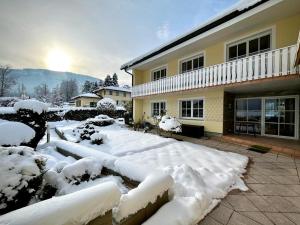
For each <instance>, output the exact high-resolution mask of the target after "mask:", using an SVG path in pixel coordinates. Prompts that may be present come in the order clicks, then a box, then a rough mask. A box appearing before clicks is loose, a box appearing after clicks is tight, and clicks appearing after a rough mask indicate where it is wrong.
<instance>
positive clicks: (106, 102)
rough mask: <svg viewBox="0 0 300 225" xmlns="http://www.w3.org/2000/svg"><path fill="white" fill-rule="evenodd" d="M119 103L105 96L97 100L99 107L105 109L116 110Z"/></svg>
mask: <svg viewBox="0 0 300 225" xmlns="http://www.w3.org/2000/svg"><path fill="white" fill-rule="evenodd" d="M116 106H117V103H116V101H115V100H113V99H111V98H103V99H101V100H100V101H99V102H97V108H99V109H100V110H103V111H115V110H116Z"/></svg>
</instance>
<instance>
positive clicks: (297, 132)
mask: <svg viewBox="0 0 300 225" xmlns="http://www.w3.org/2000/svg"><path fill="white" fill-rule="evenodd" d="M273 98H277V99H278V98H279V99H280V98H294V99H295V124H294V125H295V130H294V132H295V135H294V137H289V136H280V135H270V134H265V100H266V99H273ZM238 99H261V121H260V125H261V128H260V133H261V134H260V135H261V136H266V137H275V138H284V139H293V140H295V139H296V140H297V139H299V95H278V96H276V95H275V96H263V97H261V96H257V97H248V98H247V97H245V98H243V97H241V98H235V99H234V129H233V130H234V133H236V132H235V123H236V100H238Z"/></svg>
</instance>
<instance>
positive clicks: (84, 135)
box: [73, 124, 96, 140]
mask: <svg viewBox="0 0 300 225" xmlns="http://www.w3.org/2000/svg"><path fill="white" fill-rule="evenodd" d="M94 133H96V131H95V126H94V125H92V124H82V125H79V126H78V127H76V128H75V129H73V135H74V136H79V138H80V139H81V140H91V135H92V134H94Z"/></svg>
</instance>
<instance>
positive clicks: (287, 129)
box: [279, 124, 295, 137]
mask: <svg viewBox="0 0 300 225" xmlns="http://www.w3.org/2000/svg"><path fill="white" fill-rule="evenodd" d="M279 129H280V130H279V135H281V136H288V137H294V136H295V127H294V125H290V124H280V128H279Z"/></svg>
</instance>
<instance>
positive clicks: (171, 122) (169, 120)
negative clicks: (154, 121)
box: [159, 115, 181, 133]
mask: <svg viewBox="0 0 300 225" xmlns="http://www.w3.org/2000/svg"><path fill="white" fill-rule="evenodd" d="M159 128H160V129H162V130H164V131H168V132H175V133H180V132H181V123H180V122H179V121H178V120H177V119H176V118H175V117H171V116H168V115H165V116H163V117H162V118H161V120H160V122H159Z"/></svg>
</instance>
